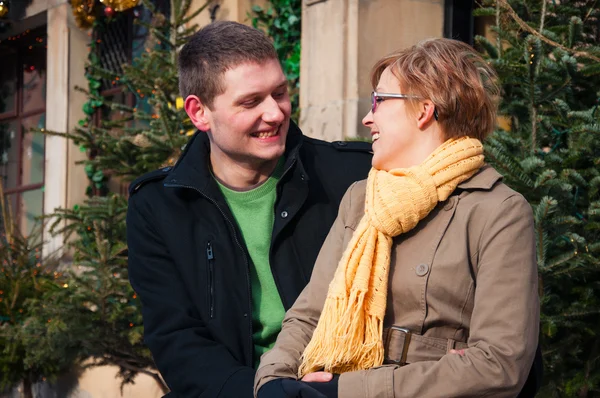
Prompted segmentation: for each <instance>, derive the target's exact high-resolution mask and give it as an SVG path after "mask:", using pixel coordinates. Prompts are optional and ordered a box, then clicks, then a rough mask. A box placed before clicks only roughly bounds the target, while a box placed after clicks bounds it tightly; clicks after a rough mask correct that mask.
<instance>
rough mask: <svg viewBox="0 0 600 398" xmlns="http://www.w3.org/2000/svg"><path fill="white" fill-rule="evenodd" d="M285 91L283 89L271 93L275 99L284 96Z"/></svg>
mask: <svg viewBox="0 0 600 398" xmlns="http://www.w3.org/2000/svg"><path fill="white" fill-rule="evenodd" d="M285 93H286V92H285V91H282V92H279V93H274V94H273V98H276V99H280V98H283V97H285Z"/></svg>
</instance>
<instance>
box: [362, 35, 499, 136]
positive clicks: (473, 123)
mask: <svg viewBox="0 0 600 398" xmlns="http://www.w3.org/2000/svg"><path fill="white" fill-rule="evenodd" d="M388 67H390V70H391V72H392V73H393V74H394V76H396V77H397V78H398V80H399V82H400V87H401V90H402V94H412V95H415V96H417V97H419V98H426V99H430V100H431V101H432V102H433V103H434V105H435V107H436V110H437V112H438V116H439V119H438V122H439V123H440V125H441V127H442V131H443V132H444V134H445V138H446V139H448V138H455V137H462V136H469V137H473V138H477V139H479V140H483V139H484V138H485V137H487V136H488V135H489V134H490V133H491V132H492V131H493V130H494V127H495V125H496V112H497V107H498V106H497V104H498V97H499V87H498V84H497V75H496V73H495V72H494V70H493V69H492V68H491V67H490V66H489V65H488V64H487V63H486V62H485V60H484V59H483V58H482V57H481V56H480V55H479V54H478V53H477V52H476V51H475V50H474V49H473V48H472V47H471V46H469V45H468V44H465V43H463V42H460V41H458V40H451V39H429V40H424V41H422V42H420V43H418V44H416V45H414V46H412V47H410V48H407V49H404V50H400V51H397V52H394V53H392V54H390V55H388V56H386V57H384V58H382V59H381V60H379V61H378V62H377V64H375V66H374V67H373V71H372V72H371V84H372V85H373V88H375V87H377V84H379V79H380V78H381V74H382V73H383V71H384V70H385V69H386V68H388ZM417 101H418V100H409V104H410V107H411V109H412V110H414V109H415V106H416V104H417Z"/></svg>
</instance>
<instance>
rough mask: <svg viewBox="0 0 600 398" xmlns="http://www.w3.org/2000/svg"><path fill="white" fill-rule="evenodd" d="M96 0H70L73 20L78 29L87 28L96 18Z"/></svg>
mask: <svg viewBox="0 0 600 398" xmlns="http://www.w3.org/2000/svg"><path fill="white" fill-rule="evenodd" d="M95 5H96V0H71V6H72V7H73V15H74V16H75V22H76V23H77V26H79V28H80V29H89V28H91V27H92V25H93V24H94V21H95V20H96V15H95V13H94V6H95Z"/></svg>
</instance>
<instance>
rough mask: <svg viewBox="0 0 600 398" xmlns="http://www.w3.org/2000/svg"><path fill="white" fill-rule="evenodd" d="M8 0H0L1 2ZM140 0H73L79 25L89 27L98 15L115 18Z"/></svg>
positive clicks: (74, 11) (72, 3)
mask: <svg viewBox="0 0 600 398" xmlns="http://www.w3.org/2000/svg"><path fill="white" fill-rule="evenodd" d="M6 1H7V0H0V3H2V2H6ZM139 2H140V1H139V0H71V5H72V6H73V15H75V21H76V22H77V26H79V28H81V29H89V28H91V27H92V26H93V25H94V22H95V21H96V18H97V17H98V16H102V15H103V14H104V16H106V17H107V18H113V17H114V16H115V15H116V13H118V12H123V11H127V10H129V9H131V8H133V7H136V6H137V5H138V3H139Z"/></svg>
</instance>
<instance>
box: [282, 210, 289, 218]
mask: <svg viewBox="0 0 600 398" xmlns="http://www.w3.org/2000/svg"><path fill="white" fill-rule="evenodd" d="M287 216H288V212H287V211H285V210H284V211H282V212H281V218H287Z"/></svg>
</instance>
